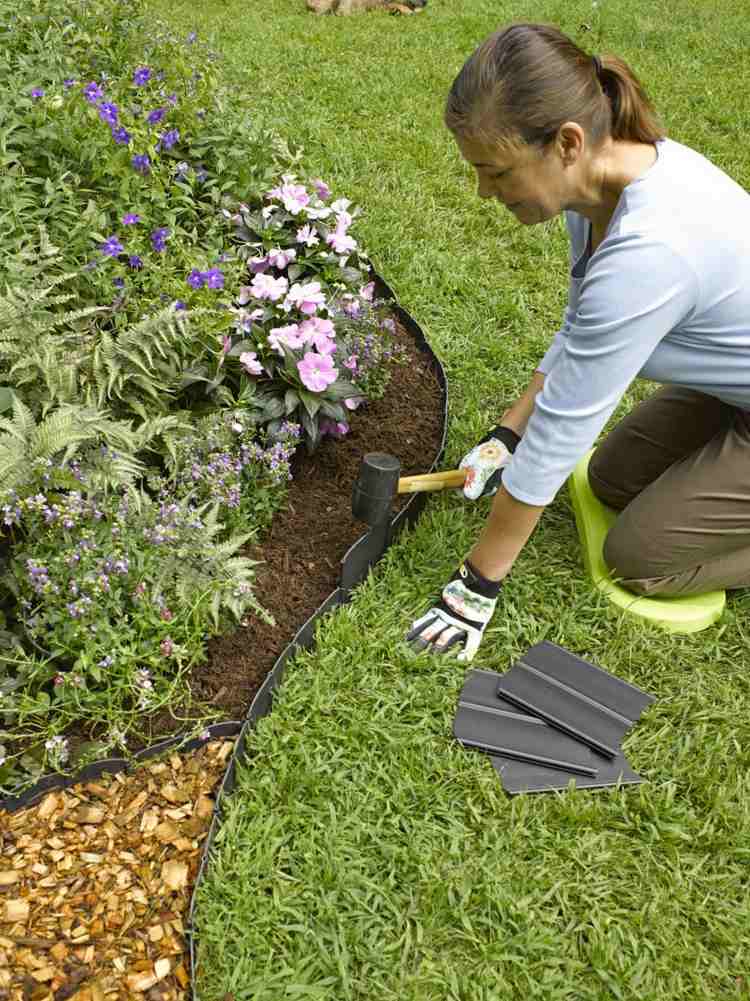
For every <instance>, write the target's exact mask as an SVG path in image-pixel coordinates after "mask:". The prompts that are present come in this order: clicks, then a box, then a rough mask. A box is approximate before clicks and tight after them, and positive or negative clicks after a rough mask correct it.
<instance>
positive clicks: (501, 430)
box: [479, 424, 521, 455]
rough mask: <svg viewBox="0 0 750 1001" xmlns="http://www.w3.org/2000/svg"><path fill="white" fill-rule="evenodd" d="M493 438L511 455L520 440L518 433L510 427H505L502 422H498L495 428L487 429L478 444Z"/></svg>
mask: <svg viewBox="0 0 750 1001" xmlns="http://www.w3.org/2000/svg"><path fill="white" fill-rule="evenodd" d="M493 438H494V439H495V440H496V441H500V442H502V443H503V445H505V447H506V448H507V449H508V451H509V452H510V454H511V455H513V453H514V452H515V450H516V447H517V445H518V443H519V441H520V440H521V436H520V434H516V432H515V431H514V430H513V429H512V428H506V427H504V426H503V425H502V424H498V426H497V427H496V428H493V429H492V431H489V432H488V433H487V434H486V435H485V436H484V438H482V441H481V442H480V443H479V444H480V445H481V444H483V443H484V442H485V441H491V440H492V439H493Z"/></svg>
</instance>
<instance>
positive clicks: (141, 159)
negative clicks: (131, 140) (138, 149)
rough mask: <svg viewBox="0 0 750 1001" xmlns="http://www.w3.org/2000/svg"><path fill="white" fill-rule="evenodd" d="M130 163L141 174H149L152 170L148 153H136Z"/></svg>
mask: <svg viewBox="0 0 750 1001" xmlns="http://www.w3.org/2000/svg"><path fill="white" fill-rule="evenodd" d="M130 162H131V163H132V164H133V167H134V168H135V169H136V170H137V171H138V173H139V174H148V173H149V172H150V170H151V161H150V160H149V158H148V154H147V153H136V154H135V155H134V156H133V158H132V159H131V161H130Z"/></svg>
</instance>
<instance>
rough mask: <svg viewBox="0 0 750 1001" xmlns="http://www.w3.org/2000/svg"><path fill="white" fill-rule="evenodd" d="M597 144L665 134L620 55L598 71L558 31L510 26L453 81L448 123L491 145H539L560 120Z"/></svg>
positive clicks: (477, 52) (608, 58)
mask: <svg viewBox="0 0 750 1001" xmlns="http://www.w3.org/2000/svg"><path fill="white" fill-rule="evenodd" d="M568 121H573V122H578V124H579V125H580V126H581V127H582V128H583V129H584V130H585V131H586V133H587V135H588V136H589V137H590V139H591V141H592V143H593V145H594V146H598V145H600V143H601V142H603V141H604V140H605V139H607V138H608V137H610V136H611V137H612V138H613V139H625V140H630V141H631V142H655V141H656V140H657V139H662V138H664V135H665V133H664V129H663V128H662V126H661V123H660V122H659V120H658V117H657V115H656V113H655V111H654V109H653V107H652V105H651V102H650V101H649V99H648V97H647V96H646V93H645V91H644V89H643V87H642V86H641V84H640V82H639V80H638V79H637V77H636V76H635V74H634V73H633V71H632V70H631V69H630V67H629V66H628V65H627V64H626V63H625V62H623V60H622V59H619V58H618V57H617V56H613V55H605V56H599V59H598V65H597V62H595V60H594V59H593V57H592V56H590V55H587V54H586V53H585V52H584V51H583V49H581V48H579V47H578V46H577V45H576V44H575V42H573V41H572V40H571V39H570V38H568V36H567V35H564V34H563V33H562V32H561V31H560V30H559V28H556V27H554V25H547V24H527V23H515V24H511V25H509V26H508V27H506V28H503V29H501V30H500V31H496V32H495V33H494V34H492V35H490V37H489V38H487V39H486V40H485V41H484V42H482V44H481V45H480V46H479V47H478V48H477V49H476V50H475V51H474V53H473V54H472V55H471V56H470V57H469V58H468V59H467V61H466V62H465V63H464V66H463V68H462V70H461V72H460V73H459V74H458V76H457V77H456V79H455V80H454V81H453V86H452V87H451V89H450V93H449V94H448V99H447V101H446V106H445V124H446V125H447V127H448V128H449V129H450V130H451V132H453V133H454V134H455V135H459V136H464V137H466V138H472V139H478V140H480V141H484V142H488V143H490V144H492V145H495V144H500V145H505V146H518V145H519V144H520V143H521V142H523V143H526V144H529V145H532V146H537V147H540V148H541V147H544V146H546V145H547V144H548V143H549V142H551V141H552V140H553V139H554V138H555V136H556V135H557V132H558V129H559V128H560V126H561V125H562V124H563V123H564V122H568Z"/></svg>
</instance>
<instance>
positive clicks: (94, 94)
mask: <svg viewBox="0 0 750 1001" xmlns="http://www.w3.org/2000/svg"><path fill="white" fill-rule="evenodd" d="M83 96H84V97H85V98H86V100H87V101H88V102H89V104H96V102H97V101H101V99H102V98H103V97H104V91H103V90H102V88H101V87H100V86H99V84H98V83H95V82H94V81H93V80H92V81H91V83H87V84H86V86H85V87H84V88H83Z"/></svg>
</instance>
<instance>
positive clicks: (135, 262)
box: [128, 254, 143, 271]
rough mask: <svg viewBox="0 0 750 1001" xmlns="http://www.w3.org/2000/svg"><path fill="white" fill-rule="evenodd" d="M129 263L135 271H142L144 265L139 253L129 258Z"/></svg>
mask: <svg viewBox="0 0 750 1001" xmlns="http://www.w3.org/2000/svg"><path fill="white" fill-rule="evenodd" d="M128 264H129V265H130V267H131V268H133V270H135V271H140V269H141V268H142V267H143V261H142V260H141V259H140V257H139V256H138V254H132V255H131V256H130V257H129V258H128Z"/></svg>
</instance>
